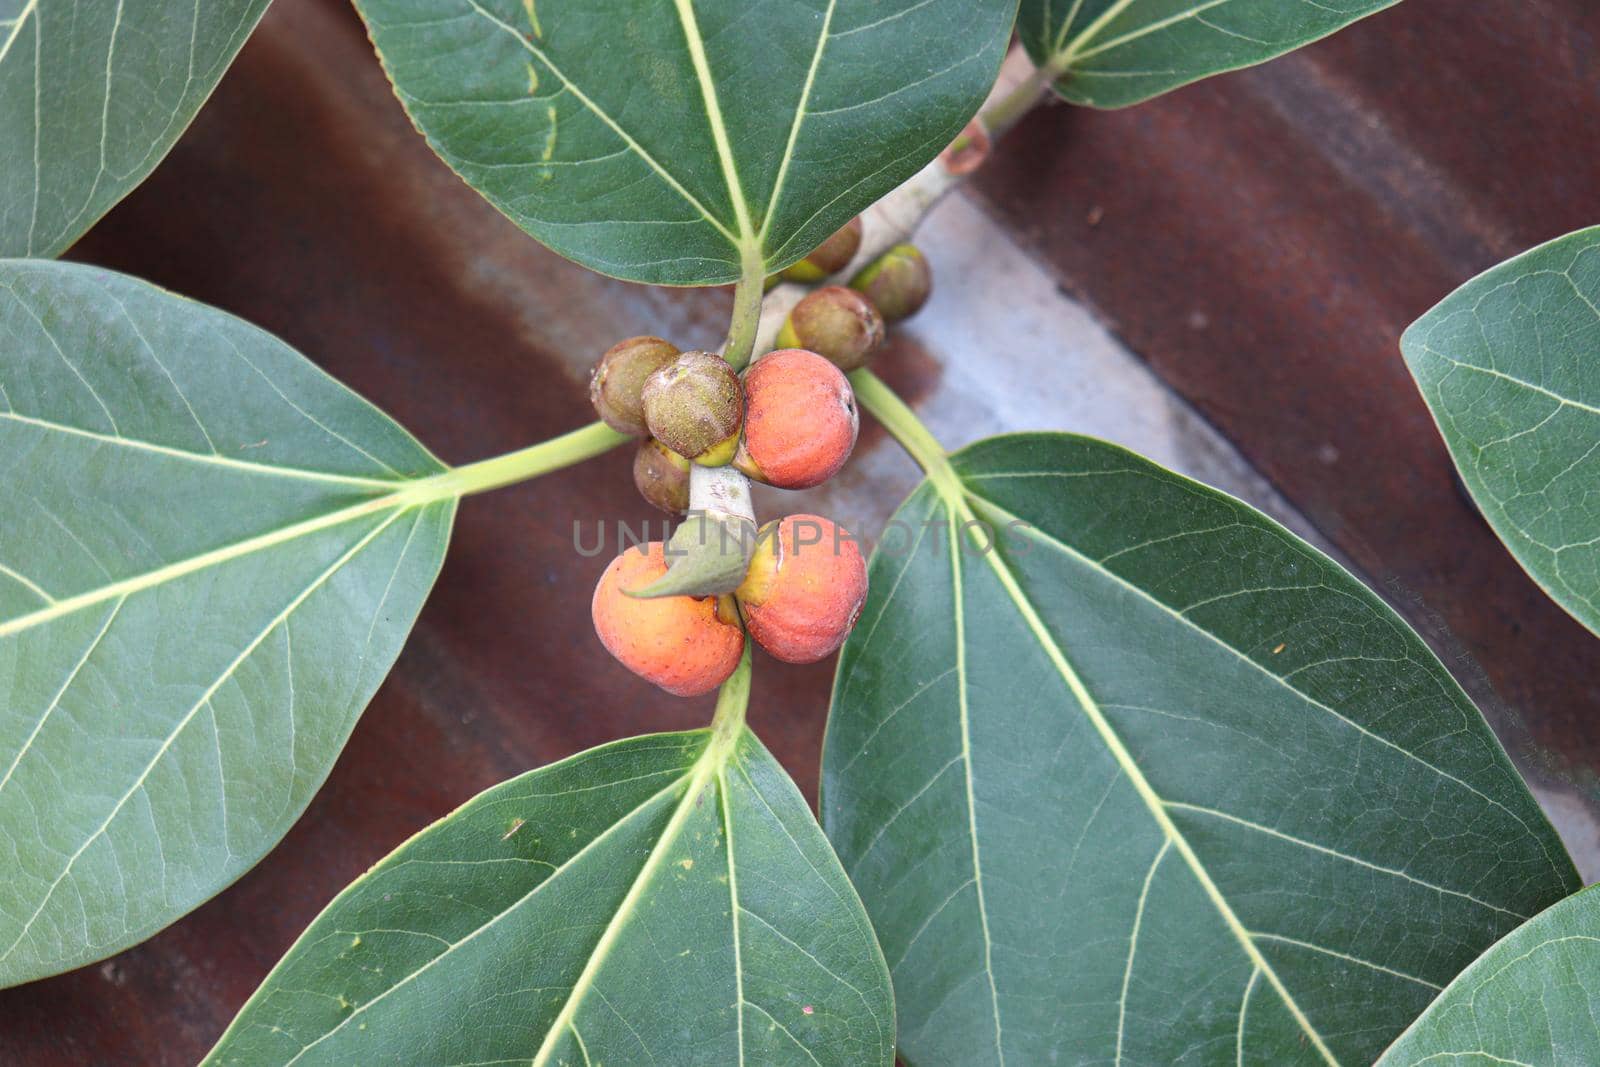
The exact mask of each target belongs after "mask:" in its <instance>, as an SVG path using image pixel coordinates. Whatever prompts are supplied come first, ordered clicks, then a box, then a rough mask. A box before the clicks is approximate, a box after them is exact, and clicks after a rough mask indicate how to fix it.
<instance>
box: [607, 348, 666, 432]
mask: <svg viewBox="0 0 1600 1067" xmlns="http://www.w3.org/2000/svg"><path fill="white" fill-rule="evenodd" d="M678 355H679V352H678V348H677V346H676V345H674V344H673V343H672V342H670V341H663V340H662V339H661V338H659V337H630V338H628V339H627V340H626V341H620V342H618V343H617V344H615V345H612V346H611V347H610V348H609V349H607V350H606V354H605V355H603V356H601V357H600V362H599V363H596V364H595V367H594V373H593V374H591V375H590V376H589V402H590V403H591V404H593V405H594V410H595V414H597V415H599V416H600V419H601V421H602V422H604V423H605V424H606V425H607V426H609V427H611V428H612V429H613V430H616V431H617V432H618V433H625V434H628V435H630V436H632V437H640V436H643V435H644V434H645V433H646V429H645V424H644V383H645V382H646V380H648V379H649V377H650V376H651V375H652V374H654V373H655V372H656V371H658V370H660V369H661V368H662V367H665V366H666V365H667V364H669V363H671V362H672V361H673V360H675V359H677V358H678Z"/></svg>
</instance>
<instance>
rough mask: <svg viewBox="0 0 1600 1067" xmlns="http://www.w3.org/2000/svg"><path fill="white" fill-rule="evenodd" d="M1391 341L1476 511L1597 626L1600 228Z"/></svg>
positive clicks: (1502, 273) (1473, 284) (1448, 303)
mask: <svg viewBox="0 0 1600 1067" xmlns="http://www.w3.org/2000/svg"><path fill="white" fill-rule="evenodd" d="M1400 348H1401V350H1402V351H1403V352H1404V353H1405V357H1406V363H1407V364H1408V365H1409V366H1410V368H1411V373H1412V375H1413V376H1415V378H1416V380H1417V385H1418V386H1419V387H1420V388H1421V389H1422V396H1423V399H1425V400H1426V401H1427V402H1428V407H1429V409H1431V410H1432V412H1433V416H1434V418H1435V419H1436V420H1437V421H1438V423H1439V429H1440V431H1441V432H1442V433H1443V434H1444V439H1445V443H1446V444H1447V445H1449V447H1450V455H1451V456H1452V457H1453V458H1454V459H1455V462H1456V467H1457V469H1459V470H1460V472H1461V480H1462V481H1463V482H1465V483H1466V486H1467V489H1468V490H1469V491H1470V492H1471V493H1472V497H1473V499H1474V500H1476V501H1477V503H1478V508H1479V510H1480V511H1482V513H1483V516H1484V518H1486V519H1487V520H1488V521H1489V525H1490V526H1492V527H1494V531H1495V533H1496V534H1498V535H1499V536H1500V539H1501V540H1502V541H1504V542H1505V544H1506V547H1507V548H1509V549H1510V550H1511V554H1512V555H1514V556H1516V558H1517V561H1518V562H1519V563H1521V564H1522V566H1523V568H1524V569H1525V570H1526V571H1527V572H1528V573H1529V574H1530V575H1531V576H1532V577H1533V579H1534V581H1536V582H1538V583H1539V585H1540V586H1541V587H1543V589H1544V590H1545V592H1547V593H1549V594H1550V595H1551V596H1552V597H1553V598H1555V600H1556V602H1557V603H1559V604H1560V605H1561V606H1562V607H1564V608H1566V609H1567V610H1568V611H1569V612H1571V613H1572V614H1573V616H1574V617H1575V618H1576V619H1577V620H1578V621H1579V622H1581V623H1583V624H1584V625H1585V626H1587V627H1588V628H1589V629H1591V630H1593V631H1595V632H1596V633H1597V634H1600V226H1597V227H1594V228H1593V229H1588V230H1582V231H1579V232H1578V233H1574V234H1569V235H1568V236H1566V237H1562V238H1560V239H1558V240H1555V241H1552V242H1550V243H1549V244H1546V245H1542V246H1540V247H1538V248H1535V249H1534V250H1533V251H1531V252H1527V253H1524V254H1523V255H1521V256H1518V257H1517V258H1515V259H1513V260H1510V261H1509V262H1506V263H1502V264H1501V265H1500V266H1498V267H1495V268H1494V269H1493V270H1490V271H1489V272H1488V273H1487V274H1483V275H1481V276H1479V277H1478V278H1475V279H1473V280H1472V281H1470V282H1468V283H1467V284H1466V285H1464V286H1462V287H1461V288H1460V289H1457V290H1456V291H1455V292H1454V293H1452V294H1451V295H1450V296H1449V297H1447V298H1446V299H1445V301H1444V302H1443V303H1441V304H1440V305H1439V306H1438V307H1436V308H1434V309H1433V310H1432V311H1430V312H1428V314H1426V315H1424V316H1423V317H1422V318H1421V319H1419V320H1418V321H1417V323H1416V324H1415V325H1414V326H1412V327H1411V329H1409V330H1407V331H1406V334H1405V336H1404V337H1403V338H1402V339H1401V341H1400Z"/></svg>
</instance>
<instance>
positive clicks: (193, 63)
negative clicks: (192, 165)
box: [0, 0, 267, 256]
mask: <svg viewBox="0 0 1600 1067" xmlns="http://www.w3.org/2000/svg"><path fill="white" fill-rule="evenodd" d="M266 9H267V0H185V2H182V3H161V2H149V0H146V2H144V3H124V0H0V256H54V255H56V254H58V253H60V252H62V251H64V250H65V249H66V248H67V246H69V245H71V244H72V243H73V242H74V241H76V240H77V239H78V238H79V237H80V236H82V235H83V232H84V231H85V230H87V229H88V228H89V227H90V226H92V225H94V223H95V221H96V220H97V219H99V218H100V216H101V215H104V214H105V213H106V212H107V211H109V210H111V208H112V206H113V205H115V204H116V203H117V201H119V200H121V199H122V198H123V197H124V196H126V195H127V194H128V192H129V191H130V190H132V189H133V187H134V186H136V185H138V184H139V183H140V182H141V181H143V180H144V178H145V176H146V175H148V174H149V173H150V172H151V171H152V170H154V169H155V166H156V164H157V163H159V162H161V158H162V157H163V156H165V155H166V154H167V150H168V149H170V148H171V147H172V145H173V143H174V142H176V141H177V139H178V135H179V134H181V133H183V131H184V128H185V127H186V126H188V125H189V122H190V120H191V119H193V118H194V116H195V112H197V111H199V110H200V105H201V104H203V103H205V100H206V97H208V96H210V95H211V90H212V89H213V88H215V87H216V84H217V82H218V80H219V79H221V77H222V74H223V72H224V71H225V70H227V69H228V64H229V63H231V62H233V57H234V55H235V54H237V53H238V51H239V48H240V46H242V45H243V44H244V40H245V38H246V37H248V36H249V35H250V31H251V30H252V29H254V28H255V25H256V23H257V22H259V21H260V19H261V16H262V13H263V12H265V11H266Z"/></svg>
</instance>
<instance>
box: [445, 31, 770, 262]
mask: <svg viewBox="0 0 1600 1067" xmlns="http://www.w3.org/2000/svg"><path fill="white" fill-rule="evenodd" d="M679 2H686V0H679ZM466 3H467V6H469V7H471V8H472V10H473V11H475V12H477V14H478V15H479V16H481V17H482V18H484V19H486V20H487V21H489V22H490V23H492V24H493V25H495V26H496V27H498V28H499V29H500V30H502V31H503V32H505V33H506V34H508V35H510V37H511V39H512V40H514V41H516V42H517V43H518V44H520V45H521V46H522V47H523V48H524V49H526V50H527V51H528V54H530V55H532V56H533V57H534V58H536V59H537V60H539V62H540V63H543V64H544V65H545V67H546V68H547V69H548V70H549V71H550V72H551V73H552V74H554V75H555V76H556V78H557V79H558V80H559V81H560V82H561V84H562V85H563V86H565V87H566V89H567V91H568V92H570V93H571V94H572V95H573V96H575V97H577V99H578V101H579V102H580V103H581V104H583V106H584V107H586V108H588V109H589V111H590V113H592V114H593V115H594V116H595V117H596V118H598V119H599V120H600V121H601V122H603V123H604V124H605V125H606V127H607V128H608V129H610V130H611V132H612V133H614V134H616V135H617V136H618V137H619V138H621V139H622V141H623V143H624V144H626V145H627V146H628V148H629V149H630V150H631V151H632V152H633V153H634V155H636V156H638V157H639V159H640V160H642V161H643V162H644V163H645V165H646V166H648V167H649V168H650V169H651V170H653V171H655V173H656V175H657V176H658V177H659V178H660V179H661V180H662V181H663V182H665V183H666V185H667V186H668V187H669V188H670V189H672V191H673V192H675V193H677V194H678V195H679V196H680V197H682V198H683V200H684V201H685V202H686V203H687V204H688V205H689V206H690V207H692V208H694V210H695V211H696V212H697V213H698V214H699V215H700V217H701V218H703V219H704V220H705V221H706V222H708V223H709V224H710V225H711V226H712V227H713V228H715V229H716V231H717V232H718V233H720V234H721V235H722V236H723V238H724V239H725V240H726V241H727V242H728V243H729V244H730V245H732V246H733V247H734V249H735V250H742V249H743V248H744V247H745V245H746V238H747V237H748V236H749V235H750V233H751V231H750V227H749V222H748V214H749V211H748V207H747V206H746V205H745V204H744V202H743V199H742V198H736V199H733V198H731V199H733V206H734V208H735V218H736V221H737V220H739V219H741V218H742V219H743V220H744V221H743V222H742V224H741V225H740V228H741V230H742V231H743V232H742V233H735V232H734V230H733V229H732V228H730V227H729V226H728V224H727V223H725V222H723V221H722V220H721V219H719V218H718V217H717V216H716V215H715V214H713V213H712V211H711V209H710V208H708V207H706V205H705V204H704V203H703V202H702V201H701V200H700V198H699V197H697V196H695V195H694V194H693V193H691V192H690V191H689V189H688V187H687V186H685V185H684V184H683V182H681V181H679V180H678V178H677V177H676V176H675V175H674V174H673V173H672V172H671V171H670V170H668V169H667V168H666V167H665V166H664V165H663V164H662V163H661V162H660V161H659V160H658V159H656V158H655V156H654V155H652V154H651V153H650V152H649V151H648V150H646V149H645V147H644V145H642V144H641V143H640V142H639V141H638V139H637V138H635V137H634V136H633V135H632V134H631V133H629V132H628V131H627V130H626V129H624V128H623V127H622V125H621V124H620V123H619V122H617V120H616V119H615V118H613V117H612V116H611V113H610V112H608V111H606V110H605V109H604V108H602V107H601V106H600V105H599V104H598V103H597V102H596V101H595V100H594V99H593V98H592V97H590V96H589V94H588V93H586V92H584V91H583V89H581V88H580V87H579V86H578V84H577V83H576V82H574V81H573V80H572V79H571V78H569V77H568V76H567V74H566V72H565V71H563V70H562V69H561V68H560V67H558V66H556V65H555V63H554V62H553V61H552V60H551V59H550V57H549V55H548V54H547V53H546V52H545V51H544V49H542V48H540V47H538V46H537V45H536V44H534V43H533V42H532V41H530V40H528V38H527V36H526V35H525V34H522V33H520V32H519V31H518V30H517V28H516V27H514V26H512V25H510V24H508V23H507V22H506V21H505V20H503V19H501V18H500V17H499V16H498V15H496V14H495V13H494V12H492V11H490V10H488V9H487V8H485V7H484V6H483V5H482V4H480V3H479V2H478V0H466ZM680 17H681V14H680ZM696 73H697V75H698V71H697V72H696ZM712 132H713V136H715V135H716V129H715V128H713V131H712ZM721 136H722V139H723V140H724V141H726V138H727V131H726V130H723V131H722V135H721ZM720 154H722V149H721V146H720V145H719V155H720ZM730 189H731V187H730Z"/></svg>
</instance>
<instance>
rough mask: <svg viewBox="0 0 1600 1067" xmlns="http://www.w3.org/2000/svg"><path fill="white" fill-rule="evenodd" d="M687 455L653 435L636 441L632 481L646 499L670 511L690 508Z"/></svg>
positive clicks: (675, 512)
mask: <svg viewBox="0 0 1600 1067" xmlns="http://www.w3.org/2000/svg"><path fill="white" fill-rule="evenodd" d="M692 466H693V464H691V463H690V462H689V461H688V460H687V459H684V458H683V457H682V456H680V455H678V454H677V453H676V452H674V451H673V450H672V449H670V448H668V447H667V446H666V445H664V444H662V443H661V442H660V441H657V440H656V439H655V438H653V437H647V438H645V439H644V440H643V441H640V442H639V450H638V451H637V452H635V453H634V455H633V484H634V487H635V488H636V489H638V490H639V495H640V496H642V497H644V498H645V500H647V501H649V502H650V503H651V504H653V505H655V506H656V507H658V508H660V509H661V510H662V511H665V512H667V513H669V514H672V515H682V514H683V513H684V512H685V511H688V510H689V468H690V467H692Z"/></svg>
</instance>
